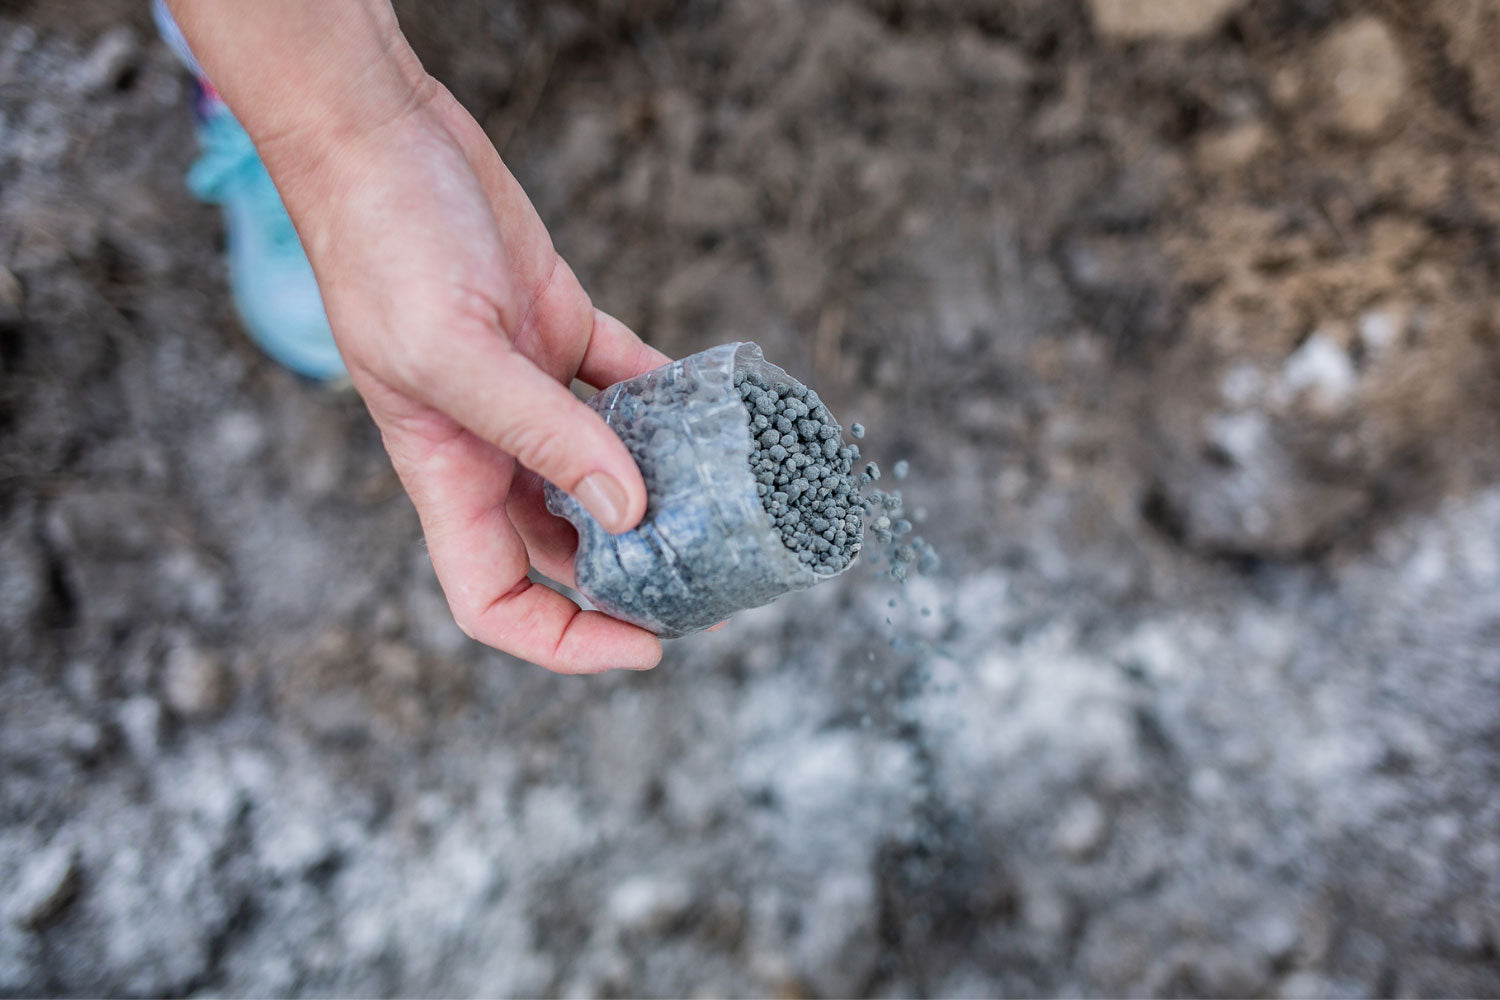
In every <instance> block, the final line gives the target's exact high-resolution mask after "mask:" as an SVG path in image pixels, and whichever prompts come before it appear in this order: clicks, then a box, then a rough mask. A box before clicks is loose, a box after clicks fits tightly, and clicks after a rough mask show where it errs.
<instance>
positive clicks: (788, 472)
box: [734, 372, 939, 581]
mask: <svg viewBox="0 0 1500 1000" xmlns="http://www.w3.org/2000/svg"><path fill="white" fill-rule="evenodd" d="M734 385H735V388H736V390H737V391H738V393H739V396H740V399H741V401H742V402H743V403H744V404H745V412H746V417H747V419H748V420H749V423H750V442H751V445H750V456H749V461H750V470H751V472H753V473H754V474H755V480H756V492H757V493H758V494H759V495H760V499H761V503H762V504H764V505H765V509H766V513H767V514H768V515H769V516H770V518H771V523H772V524H773V525H774V526H775V528H776V530H777V531H778V532H779V533H780V535H781V540H782V543H783V544H784V545H786V547H787V549H788V550H790V551H791V552H792V553H793V554H794V555H795V556H796V557H797V559H798V560H799V561H800V562H801V563H802V564H803V565H805V566H807V567H809V568H811V569H812V570H813V571H815V572H818V573H826V574H833V573H838V572H839V571H841V570H843V569H844V568H846V567H847V566H848V565H849V564H850V563H851V562H853V561H854V557H855V556H857V555H858V554H859V551H860V549H861V548H862V547H863V545H864V536H865V518H866V517H870V518H872V521H871V525H870V528H871V532H872V534H873V535H874V536H875V540H876V541H877V542H878V543H880V544H881V545H882V546H883V547H884V549H885V553H884V554H885V561H886V563H887V564H888V572H889V574H890V575H891V576H892V577H894V578H895V579H896V580H898V581H900V580H904V579H905V578H906V577H907V575H908V574H909V573H910V572H911V571H912V569H916V571H917V572H919V573H923V574H925V573H930V572H933V571H934V570H936V569H937V567H938V565H939V560H938V556H937V553H936V552H935V551H933V548H932V546H931V545H929V544H927V542H926V541H924V540H923V539H922V538H920V537H918V536H916V535H914V534H912V527H913V526H912V521H911V520H910V519H908V518H907V517H905V516H904V514H905V511H904V509H903V503H902V499H901V494H900V492H899V491H896V490H891V491H885V490H879V489H873V490H871V489H869V487H870V486H871V485H872V484H873V483H875V482H876V481H878V480H879V479H880V467H879V466H878V465H876V464H875V463H874V462H869V463H867V464H866V465H865V467H864V469H863V470H862V471H861V472H860V473H858V474H857V475H856V473H855V472H854V468H855V465H856V463H858V462H859V460H860V453H859V445H857V444H854V443H850V444H845V443H844V442H843V439H842V438H843V435H842V431H841V429H840V428H839V425H838V421H836V420H834V419H833V415H832V414H830V413H829V412H828V408H827V407H826V406H824V405H823V403H822V402H821V401H820V400H819V399H818V394H817V393H816V392H814V391H813V390H811V389H808V388H807V387H806V386H803V385H800V384H796V383H777V384H774V385H773V384H771V383H769V382H767V381H766V379H765V378H763V377H762V376H761V375H759V374H757V373H754V372H736V373H735V375H734ZM850 434H851V435H852V436H853V437H854V438H856V439H860V438H863V437H864V428H863V427H862V426H860V425H859V424H853V425H851V427H850ZM907 469H908V466H907V463H906V462H904V461H901V462H897V463H896V465H895V470H894V473H895V477H896V478H897V479H905V478H906V475H907ZM871 561H872V562H874V563H879V562H880V558H879V556H875V557H873V558H872V559H871Z"/></svg>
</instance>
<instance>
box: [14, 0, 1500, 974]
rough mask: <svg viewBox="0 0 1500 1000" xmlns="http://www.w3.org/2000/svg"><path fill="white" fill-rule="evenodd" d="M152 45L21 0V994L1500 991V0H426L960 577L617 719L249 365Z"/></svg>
mask: <svg viewBox="0 0 1500 1000" xmlns="http://www.w3.org/2000/svg"><path fill="white" fill-rule="evenodd" d="M145 8H146V4H145V2H144V0H141V2H139V3H137V2H134V0H70V2H69V3H67V4H59V3H55V2H52V0H45V2H44V0H29V2H22V3H16V2H12V3H10V4H7V5H4V6H3V7H0V661H3V665H4V666H3V672H0V778H3V780H0V993H7V994H9V993H28V994H41V993H47V994H152V995H162V994H165V995H187V994H195V993H205V994H234V995H251V994H254V995H265V994H351V995H381V994H455V995H465V994H473V995H539V994H563V993H566V994H574V995H605V994H626V995H642V994H671V995H689V994H692V995H698V994H746V995H765V994H773V993H774V994H780V995H785V996H797V995H802V996H806V995H814V994H823V995H846V994H867V995H907V994H925V995H934V996H939V995H942V996H949V995H951V996H977V995H996V994H1022V995H1024V994H1054V993H1058V994H1070V995H1083V994H1105V995H1118V994H1132V995H1140V994H1164V995H1165V994H1219V995H1267V996H1274V995H1286V996H1318V995H1329V996H1334V995H1341V996H1357V995H1369V994H1419V995H1437V994H1455V995H1490V996H1493V995H1496V994H1500V972H1497V968H1500V962H1497V954H1500V833H1497V831H1500V794H1497V788H1496V783H1497V777H1496V776H1497V775H1500V741H1497V731H1500V721H1497V720H1500V709H1497V707H1496V706H1497V705H1500V642H1497V622H1500V543H1497V539H1500V468H1497V466H1500V454H1497V452H1496V450H1495V448H1494V442H1495V441H1496V440H1500V421H1497V409H1500V402H1497V401H1500V317H1497V314H1496V310H1495V307H1494V303H1495V302H1496V301H1500V243H1497V241H1496V240H1495V239H1494V234H1495V233H1496V232H1500V150H1497V149H1496V148H1495V145H1494V143H1493V142H1492V137H1493V135H1494V134H1495V130H1496V129H1497V128H1500V69H1497V64H1496V62H1495V60H1494V58H1493V53H1494V52H1495V51H1496V50H1497V48H1500V12H1497V9H1496V6H1495V5H1494V4H1493V3H1490V2H1485V0H1452V2H1445V3H1441V4H1401V3H1385V2H1381V3H1373V4H1358V3H1354V2H1352V0H1350V2H1346V0H1202V2H1197V3H1184V2H1179V0H1135V2H1133V3H1126V2H1124V0H1090V2H1081V0H996V2H989V0H985V2H980V0H859V2H821V0H819V2H812V0H808V2H786V3H767V2H765V0H731V2H726V3H722V4H721V3H713V4H710V3H698V2H686V3H681V2H677V0H589V2H577V3H574V2H568V0H552V2H546V3H542V2H530V0H527V2H516V3H511V2H477V0H453V2H451V3H444V4H416V3H406V4H404V5H403V13H404V16H405V18H406V21H407V23H408V24H409V26H410V28H411V32H412V35H413V38H414V41H415V43H416V44H417V46H418V47H419V49H420V51H421V53H422V54H423V57H424V58H425V59H426V60H427V61H428V64H429V65H430V66H431V67H432V68H433V69H434V70H435V71H436V72H437V73H438V74H439V75H440V76H441V77H442V78H443V79H444V80H445V81H446V82H448V83H449V84H450V85H451V86H452V88H453V89H454V91H455V93H456V94H457V95H458V96H459V98H460V99H461V100H463V101H464V102H465V103H466V104H467V105H468V106H469V107H470V108H472V109H473V110H474V111H475V113H476V115H477V116H478V118H479V120H480V121H481V123H482V124H483V125H484V126H485V128H486V129H487V130H488V132H489V134H490V135H491V136H492V137H493V138H494V139H495V141H496V142H497V143H498V144H500V146H501V147H502V148H503V150H504V153H505V156H506V157H507V160H508V162H510V163H511V164H512V165H513V167H514V168H515V170H516V172H517V174H518V176H519V178H520V180H521V182H522V183H523V184H524V185H525V186H526V188H527V190H528V191H529V192H531V193H532V195H533V196H534V198H535V200H536V203H537V207H538V209H539V211H540V212H541V214H542V216H543V218H544V219H545V220H546V221H547V222H548V223H549V225H550V226H551V227H552V231H553V233H554V236H555V238H556V240H557V243H558V246H559V248H560V249H561V250H562V252H563V253H564V255H565V256H566V257H567V258H568V260H569V261H570V263H571V264H572V265H573V267H574V268H575V270H577V271H578V273H579V275H580V277H581V278H582V280H583V282H584V285H585V287H587V288H589V289H590V291H591V293H592V294H593V295H594V296H595V300H596V302H597V303H598V304H599V305H600V306H601V307H603V308H607V309H609V310H611V311H612V312H615V313H617V314H619V315H620V316H621V317H622V318H623V319H624V320H626V321H627V322H629V323H630V324H631V325H632V326H633V327H635V328H636V329H638V330H640V331H642V332H643V333H645V334H646V335H647V336H648V337H650V338H651V339H652V340H653V341H654V342H655V343H656V344H657V345H658V346H660V347H662V348H663V349H664V350H666V351H668V352H669V353H672V354H674V355H682V354H685V353H688V352H690V351H692V350H696V349H699V348H702V347H706V346H709V345H711V344H715V343H724V342H727V341H731V340H741V339H754V340H756V341H758V342H759V343H761V344H762V346H763V347H764V348H765V349H766V353H767V354H768V355H769V356H771V357H774V358H776V359H777V360H778V361H779V362H780V363H782V364H784V365H785V366H786V367H787V368H788V369H790V370H792V371H797V372H806V373H808V375H807V380H808V382H809V384H812V385H816V386H817V387H818V390H819V391H820V393H822V395H823V397H824V398H825V399H826V400H827V401H828V404H829V406H830V407H831V409H832V410H833V412H835V413H844V414H857V415H859V417H860V418H861V419H862V420H864V421H865V422H866V423H867V424H869V426H870V434H869V438H868V442H878V444H879V446H880V449H881V456H880V457H881V458H882V459H886V458H896V457H906V458H909V459H910V460H911V463H912V469H913V472H912V476H911V478H910V479H909V480H908V481H906V482H905V483H902V484H901V485H902V490H903V492H904V493H905V494H907V496H906V499H907V502H908V503H909V504H910V505H911V506H912V507H919V506H920V507H925V508H926V509H927V511H928V515H929V516H928V518H927V520H926V522H925V523H923V524H921V525H920V530H921V531H922V532H923V533H924V534H926V535H927V536H928V537H929V538H930V539H931V540H932V541H933V542H934V544H936V545H937V546H938V548H939V550H940V551H941V552H942V553H943V555H944V568H943V570H942V572H940V573H939V574H937V575H935V576H928V577H920V576H918V577H913V578H910V579H908V580H907V582H906V583H905V584H904V585H903V586H899V587H898V586H897V585H895V584H894V583H893V582H891V581H890V580H889V579H888V578H886V577H882V576H881V575H879V574H878V573H875V572H865V571H864V570H862V569H861V568H860V567H858V566H856V567H855V568H853V569H852V570H851V571H850V572H848V573H846V574H844V575H843V576H841V577H840V579H839V580H838V581H836V582H832V583H828V584H825V585H821V586H818V587H814V588H812V589H810V590H807V591H805V592H803V593H800V594H798V595H795V596H794V597H791V598H788V599H784V600H782V601H779V602H777V603H776V604H774V605H772V606H771V607H768V608H763V609H760V610H757V611H754V612H751V613H747V614H744V615H740V616H736V618H735V619H733V620H732V621H731V622H730V624H729V625H728V627H726V628H725V629H724V630H722V631H720V632H717V633H714V634H713V635H708V636H702V637H696V638H692V639H688V640H682V641H678V642H673V643H671V644H669V646H668V652H667V657H666V661H665V662H664V663H663V665H662V667H661V668H660V669H658V670H657V671H655V672H653V673H650V674H647V675H643V676H634V675H632V676H620V677H615V676H610V677H602V678H592V679H584V678H562V677H556V676H552V675H549V674H546V673H544V672H542V671H539V670H537V669H536V668H533V667H528V666H526V665H524V664H519V663H516V662H513V661H511V660H509V659H507V658H505V657H503V656H500V655H498V654H491V653H487V652H485V651H482V650H479V649H476V648H475V647H474V646H473V645H472V644H470V643H468V642H467V640H465V639H464V637H463V636H462V634H461V633H459V632H458V630H457V629H456V628H454V627H453V625H452V622H451V619H450V618H449V617H448V614H447V611H446V609H445V607H444V605H443V602H442V600H441V597H440V595H439V593H438V590H437V587H436V584H435V582H434V581H433V578H432V572H431V568H430V566H429V564H428V561H427V558H426V555H425V553H424V551H423V549H422V546H421V542H420V539H419V536H418V533H417V526H416V521H415V518H414V516H413V515H412V513H411V509H410V505H409V504H408V503H407V501H406V499H405V498H404V496H403V495H402V494H401V493H400V490H399V487H398V485H397V483H396V481H395V479H394V477H393V476H392V474H391V472H390V469H389V466H388V464H387V462H386V460H385V458H384V456H383V454H382V453H381V450H380V446H379V441H378V435H377V434H376V433H375V432H374V431H373V430H372V428H371V427H370V426H369V422H368V419H367V418H366V417H365V416H364V414H363V412H362V410H361V408H360V406H359V404H358V402H357V401H356V400H353V399H350V398H348V397H347V396H342V395H339V394H336V393H328V392H325V391H322V390H319V389H316V388H313V387H310V386H307V385H304V384H301V383H299V382H298V381H297V380H296V379H294V378H292V377H290V376H288V375H286V374H285V373H283V372H280V371H278V370H277V369H276V368H275V367H274V366H272V365H270V364H268V363H267V362H266V361H265V360H264V359H262V358H261V357H260V356H259V355H258V354H257V353H256V352H255V350H254V349H253V348H252V347H250V346H249V345H248V344H247V343H246V342H245V340H244V338H243V337H242V336H240V335H239V334H237V333H236V332H235V330H234V324H233V319H232V316H231V313H230V310H229V308H228V305H227V298H226V293H225V288H224V282H223V273H222V267H223V265H222V260H221V256H220V254H219V253H218V241H219V240H220V238H221V237H220V230H219V225H218V222H217V219H216V217H215V214H214V211H213V210H211V209H208V208H205V207H202V206H197V205H194V204H192V203H191V202H189V201H188V200H187V198H186V197H185V196H184V194H183V191H182V185H181V179H180V178H181V174H182V172H183V170H184V169H185V168H186V166H187V164H188V162H189V161H190V159H191V156H192V136H191V132H190V126H189V122H188V114H187V102H188V92H187V87H186V83H185V81H184V80H183V79H182V77H181V76H180V74H179V72H178V71H177V69H176V68H175V67H174V66H173V64H172V61H171V59H170V57H169V56H168V55H167V54H166V53H165V52H164V51H162V49H161V48H160V46H158V45H157V44H156V43H155V42H154V41H153V40H152V38H151V34H150V26H149V23H148V21H147V17H146V10H145ZM1360 81H1364V82H1363V83H1361V82H1360ZM868 442H867V443H868ZM868 543H869V540H868V538H867V544H868ZM869 554H870V553H868V552H866V553H863V555H869ZM893 599H894V600H895V601H896V606H895V607H894V608H893V607H891V606H890V602H891V601H892V600H893ZM922 608H929V609H932V611H933V613H932V614H930V615H925V616H924V615H922V614H921V609H922ZM886 618H891V619H892V621H893V624H892V625H891V626H890V627H887V626H886V625H885V619H886ZM892 629H894V630H895V633H896V634H897V635H898V636H912V637H915V638H917V639H919V640H920V641H919V642H912V643H902V644H898V646H899V648H896V649H892V648H891V647H890V644H889V639H888V637H889V636H890V635H891V630H892ZM936 650H941V652H935V651H936Z"/></svg>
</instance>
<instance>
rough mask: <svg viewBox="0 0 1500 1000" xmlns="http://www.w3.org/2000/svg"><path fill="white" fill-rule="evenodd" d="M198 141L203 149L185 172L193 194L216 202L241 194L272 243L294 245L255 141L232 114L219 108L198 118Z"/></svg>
mask: <svg viewBox="0 0 1500 1000" xmlns="http://www.w3.org/2000/svg"><path fill="white" fill-rule="evenodd" d="M198 141H199V143H200V145H201V146H202V147H203V151H202V154H201V155H200V156H199V157H198V160H197V161H196V162H195V163H194V164H193V165H192V167H191V168H190V169H189V170H188V175H187V183H188V187H189V188H191V189H192V192H193V194H195V195H197V196H198V197H199V198H201V199H202V200H203V201H207V202H212V203H214V204H219V205H222V204H226V203H228V202H230V201H232V200H234V199H236V198H244V199H246V200H248V201H249V202H250V206H251V209H252V211H253V212H254V215H255V217H256V218H257V219H258V220H261V222H262V224H263V225H264V227H265V233H266V235H267V236H268V237H269V238H270V240H271V242H272V243H273V244H274V245H275V246H277V247H278V248H289V247H291V246H295V245H297V243H298V240H297V230H296V228H295V227H293V225H292V220H291V219H290V218H289V217H288V216H287V214H286V208H285V206H283V205H282V203H281V196H280V195H279V194H278V193H277V191H276V185H275V183H273V182H272V180H271V175H270V174H268V173H266V168H265V165H264V164H263V163H261V161H260V154H258V153H257V152H256V151H255V144H254V143H253V142H251V141H250V136H249V135H248V134H246V132H245V130H244V129H243V128H242V127H241V126H240V123H239V122H237V121H236V120H235V119H234V116H233V115H231V114H230V113H229V112H228V111H221V112H220V113H218V114H215V115H213V116H212V117H210V118H209V119H208V120H207V121H204V122H201V123H200V124H199V126H198Z"/></svg>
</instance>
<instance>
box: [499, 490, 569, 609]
mask: <svg viewBox="0 0 1500 1000" xmlns="http://www.w3.org/2000/svg"><path fill="white" fill-rule="evenodd" d="M543 488H544V487H543V482H542V479H541V477H540V476H538V475H537V474H536V473H534V472H530V471H528V470H526V469H517V470H516V477H515V481H514V482H512V483H511V487H510V497H509V498H508V499H507V501H506V507H505V509H506V511H507V513H509V515H510V523H511V524H513V525H515V526H516V530H517V531H518V532H520V533H521V538H522V539H524V540H525V542H526V551H527V552H530V553H531V564H532V565H533V566H535V567H536V568H537V569H539V570H541V571H542V572H543V573H545V574H547V576H549V577H551V578H552V579H554V580H556V581H557V582H558V583H564V584H567V585H568V586H569V587H572V586H575V585H576V581H575V580H574V577H573V554H574V553H575V552H576V551H577V550H578V532H576V531H574V530H573V526H572V525H571V524H569V523H568V522H567V521H565V520H563V519H562V518H560V517H553V516H552V515H551V514H549V513H547V503H546V498H545V496H544V495H543V492H542V490H543Z"/></svg>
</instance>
